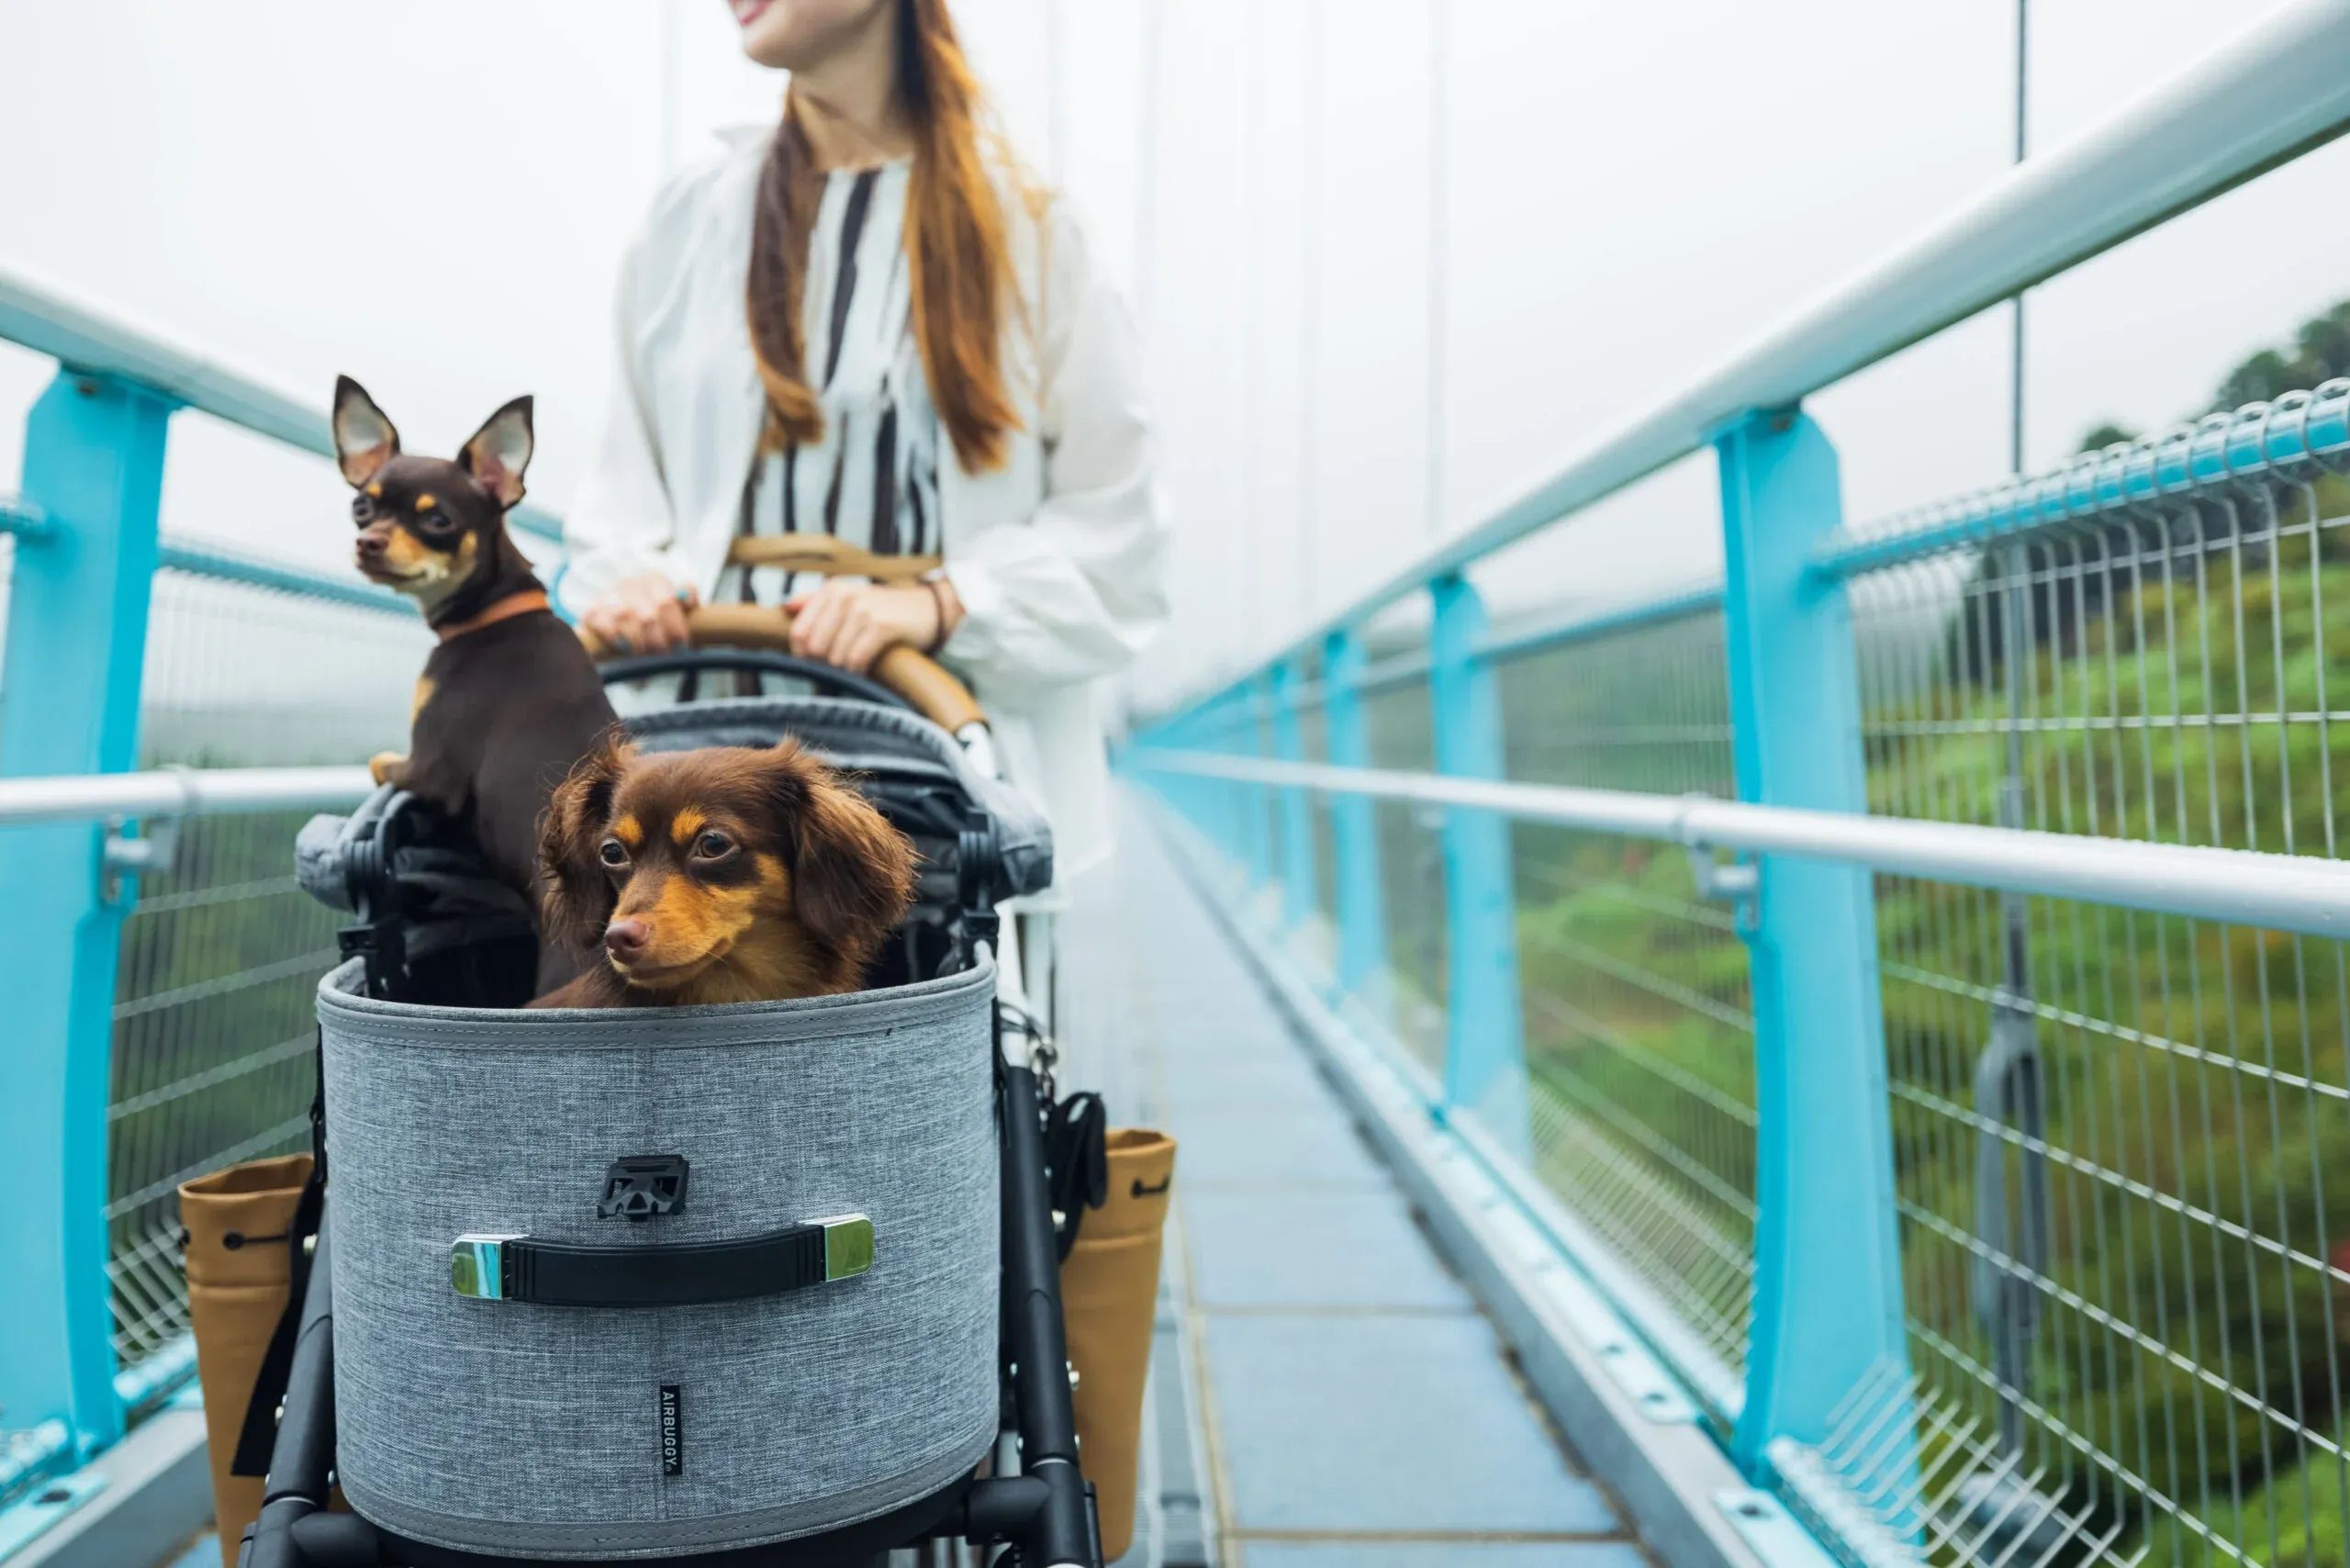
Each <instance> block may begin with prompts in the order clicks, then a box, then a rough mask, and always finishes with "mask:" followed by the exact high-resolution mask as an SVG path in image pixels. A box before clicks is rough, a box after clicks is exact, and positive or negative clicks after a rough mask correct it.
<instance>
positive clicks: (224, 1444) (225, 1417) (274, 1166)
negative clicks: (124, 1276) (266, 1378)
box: [180, 1154, 310, 1568]
mask: <svg viewBox="0 0 2350 1568" xmlns="http://www.w3.org/2000/svg"><path fill="white" fill-rule="evenodd" d="M309 1179H310V1157H309V1156H308V1155H307V1154H289V1155H286V1156H285V1157H284V1158H282V1159H255V1160H252V1161H249V1162H247V1163H245V1164H243V1165H231V1166H230V1167H229V1169H227V1170H216V1171H214V1172H213V1173H212V1174H211V1175H209V1176H199V1177H197V1178H196V1180H195V1181H193V1182H183V1183H182V1184H181V1186H180V1223H181V1224H182V1225H183V1226H185V1227H186V1229H187V1316H188V1326H189V1327H191V1328H193V1329H194V1330H195V1332H196V1376H197V1378H199V1379H200V1380H201V1381H202V1382H203V1384H204V1433H205V1441H206V1443H207V1446H208V1447H209V1449H210V1450H211V1459H212V1508H213V1515H214V1517H215V1518H216V1519H217V1520H218V1525H219V1531H220V1561H221V1562H222V1564H223V1568H236V1562H237V1543H238V1540H239V1538H241V1536H242V1535H243V1534H244V1532H245V1527H246V1526H247V1525H249V1524H251V1523H252V1520H253V1516H254V1515H256V1514H258V1513H259V1512H261V1494H262V1478H261V1477H260V1476H258V1475H231V1474H229V1461H230V1460H231V1459H232V1458H233V1457H235V1454H236V1451H237V1438H238V1436H239V1434H241V1432H242V1431H243V1430H244V1426H245V1404H246V1402H247V1400H248V1399H250V1398H251V1397H252V1390H253V1377H254V1374H256V1373H257V1372H260V1371H261V1363H262V1358H263V1355H264V1354H265V1353H266V1352H267V1351H268V1350H269V1340H270V1336H271V1335H273V1334H274V1333H275V1332H276V1331H277V1320H278V1318H279V1317H280V1316H283V1315H284V1314H285V1298H286V1295H287V1294H288V1292H289V1291H290V1290H291V1289H292V1285H293V1257H292V1254H291V1252H290V1251H289V1250H288V1248H287V1244H286V1231H287V1228H288V1227H289V1226H292V1224H293V1223H294V1211H295V1208H296V1206H297V1204H300V1202H301V1200H302V1187H303V1184H304V1183H305V1182H308V1181H309Z"/></svg>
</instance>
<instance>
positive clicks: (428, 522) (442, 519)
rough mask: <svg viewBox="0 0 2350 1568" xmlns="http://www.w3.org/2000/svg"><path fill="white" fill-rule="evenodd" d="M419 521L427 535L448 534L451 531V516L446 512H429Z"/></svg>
mask: <svg viewBox="0 0 2350 1568" xmlns="http://www.w3.org/2000/svg"><path fill="white" fill-rule="evenodd" d="M417 521H419V522H420V523H422V524H423V525H424V531H425V532H427V533H446V532H448V531H449V526H450V525H449V514H448V513H447V512H445V511H429V512H426V513H425V514H424V515H423V516H422V517H420V518H419V519H417Z"/></svg>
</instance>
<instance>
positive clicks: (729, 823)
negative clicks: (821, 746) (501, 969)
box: [531, 739, 915, 1007]
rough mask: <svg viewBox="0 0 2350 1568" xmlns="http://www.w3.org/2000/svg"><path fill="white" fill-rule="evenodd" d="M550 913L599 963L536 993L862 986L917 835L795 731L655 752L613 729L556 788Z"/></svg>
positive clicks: (803, 991) (908, 881)
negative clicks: (793, 735)
mask: <svg viewBox="0 0 2350 1568" xmlns="http://www.w3.org/2000/svg"><path fill="white" fill-rule="evenodd" d="M539 853H540V857H541V860H542V863H543V867H544V869H545V872H546V877H547V895H546V909H545V914H544V924H545V926H546V929H547V932H548V934H549V935H550V937H553V936H554V935H557V934H558V933H560V934H562V935H565V937H566V938H567V939H568V940H569V941H571V942H572V943H575V944H576V945H577V946H582V947H585V946H588V945H589V944H592V943H594V942H596V941H597V940H599V939H600V940H601V941H602V943H603V949H604V958H605V961H604V962H602V963H597V964H591V965H590V966H589V967H588V969H587V970H586V971H585V972H584V973H582V974H581V975H580V976H579V978H578V979H577V980H574V981H572V982H571V983H570V984H569V985H566V986H565V987H564V988H563V989H562V990H560V991H554V993H552V994H550V995H547V996H543V997H541V998H540V999H539V1000H538V1001H536V1002H532V1003H531V1005H532V1006H533V1007H662V1006H691V1005H697V1004H700V1003H707V1002H774V1001H780V1000H783V999H786V998H789V997H796V996H826V995H831V994H834V993H835V992H839V991H855V990H856V989H857V987H858V986H859V985H860V984H861V983H862V982H863V980H864V976H865V969H866V966H867V964H868V963H870V962H871V961H872V959H873V957H874V955H875V954H876V953H877V952H878V950H879V949H880V946H881V945H882V943H883V942H884V941H886V940H887V939H888V937H889V935H890V932H891V931H893V930H895V929H896V928H897V925H898V923H899V922H900V921H901V920H902V919H903V918H904V917H905V913H906V904H907V902H908V900H909V899H911V898H912V893H913V882H914V862H915V852H914V847H913V845H912V843H911V842H910V841H909V840H908V839H907V838H906V836H905V835H904V834H901V833H900V832H899V831H898V830H897V829H896V828H894V827H892V826H890V823H889V820H888V819H887V818H885V817H884V816H882V814H881V813H880V812H878V811H876V810H875V809H874V808H873V806H872V805H871V804H870V803H869V802H868V801H866V799H865V797H864V796H862V795H860V794H858V793H857V792H856V790H855V789H854V788H852V787H851V786H850V785H848V784H846V783H845V782H843V781H842V780H841V778H839V777H838V776H837V775H836V774H834V771H833V770H832V769H831V768H829V767H825V766H824V765H823V764H822V763H821V762H818V761H817V760H816V759H815V758H814V757H812V756H810V755H809V754H808V753H807V752H806V751H804V750H802V749H801V748H800V745H799V743H798V742H796V741H792V740H789V739H787V740H785V741H783V742H782V743H781V744H779V745H775V746H772V747H769V748H767V749H764V750H761V749H756V748H753V747H747V746H713V747H711V748H708V749H706V750H702V751H683V752H666V753H658V754H640V753H638V752H637V751H636V750H635V748H634V747H632V746H627V745H620V744H618V743H617V742H609V741H608V742H607V743H606V744H605V745H602V746H600V747H599V748H598V749H597V750H596V751H594V752H591V753H590V754H589V755H588V756H587V757H586V758H584V759H583V760H582V761H581V762H580V764H579V766H578V767H576V768H574V769H573V770H572V774H571V777H570V778H567V779H565V781H564V783H563V786H562V787H561V788H560V789H558V790H556V791H555V792H554V801H553V802H552V803H551V804H550V805H549V807H548V809H547V815H546V822H545V825H544V828H543V833H542V835H541V842H540V851H539Z"/></svg>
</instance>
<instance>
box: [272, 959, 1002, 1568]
mask: <svg viewBox="0 0 2350 1568" xmlns="http://www.w3.org/2000/svg"><path fill="white" fill-rule="evenodd" d="M359 975H360V968H359V966H358V965H357V964H356V963H355V962H354V963H351V964H346V965H344V966H343V967H342V968H341V969H338V970H336V971H335V972H334V973H333V974H331V975H330V976H329V977H327V979H326V980H325V981H323V982H322V983H321V984H320V986H319V1025H320V1026H321V1029H322V1031H323V1036H324V1050H325V1070H326V1103H327V1148H328V1153H329V1157H330V1161H331V1165H330V1170H331V1178H330V1180H331V1186H330V1202H329V1204H328V1214H329V1223H330V1226H332V1236H331V1239H332V1243H333V1270H334V1301H335V1409H336V1425H337V1446H338V1457H337V1470H338V1474H339V1478H340V1480H341V1484H342V1489H343V1492H344V1494H345V1495H347V1496H349V1498H350V1499H351V1502H352V1506H353V1507H355V1508H357V1509H358V1510H359V1512H360V1513H361V1514H362V1515H363V1516H364V1517H365V1518H368V1519H369V1520H370V1521H372V1522H373V1523H375V1524H376V1525H378V1526H380V1527H382V1528H384V1529H389V1530H392V1531H394V1532H396V1533H397V1534H400V1535H404V1536H408V1537H411V1538H413V1539H416V1540H425V1541H429V1542H431V1543H433V1544H436V1545H441V1546H447V1547H453V1548H456V1549H459V1550H463V1551H480V1552H491V1553H504V1554H508V1555H512V1556H518V1557H596V1558H627V1557H643V1556H660V1555H669V1554H683V1553H688V1552H695V1551H719V1550H722V1549H725V1548H729V1547H738V1546H749V1545H755V1544H760V1543H764V1542H768V1541H776V1540H788V1539H791V1538H796V1537H800V1536H804V1535H810V1534H814V1533H818V1532H821V1531H824V1530H829V1529H836V1528H839V1527H841V1526H845V1525H848V1524H852V1523H855V1522H857V1521H859V1520H862V1519H866V1518H873V1517H876V1516H878V1515H880V1514H884V1513H887V1512H889V1511H890V1510H891V1509H893V1508H897V1507H900V1506H903V1505H906V1504H908V1503H912V1502H914V1501H917V1500H919V1499H920V1498H922V1497H924V1496H927V1495H931V1494H932V1493H934V1492H936V1491H938V1490H939V1489H940V1488H942V1487H944V1486H946V1485H947V1484H949V1483H951V1482H952V1481H953V1480H954V1479H955V1478H956V1477H957V1475H960V1474H963V1473H968V1471H969V1470H970V1469H971V1468H972V1467H973V1466H974V1465H975V1464H976V1463H977V1462H979V1459H980V1457H981V1455H982V1454H983V1453H984V1452H985V1450H986V1449H987V1448H988V1445H989V1443H990V1439H992V1438H993V1436H994V1434H995V1429H996V1418H997V1386H996V1360H997V1340H996V1314H997V1299H996V1293H997V1278H998V1268H999V1259H998V1248H999V1242H998V1230H999V1214H998V1206H997V1143H996V1132H995V1116H994V1097H993V1070H994V1067H993V1060H992V1052H993V1048H994V1047H993V1039H992V1029H991V1018H990V1013H991V1009H992V1007H993V1002H994V996H995V976H994V971H993V969H991V968H988V967H984V966H983V967H981V968H979V969H974V970H971V971H968V972H966V973H963V974H958V975H953V976H949V977H947V978H946V979H943V980H929V981H925V982H923V983H922V984H919V985H910V986H901V987H897V988H893V989H890V990H885V991H862V992H856V993H854V994H851V995H846V996H831V997H819V998H811V999H809V1000H805V1001H800V1002H769V1003H760V1004H755V1005H748V1006H738V1007H693V1008H684V1007H681V1008H668V1009H625V1010H613V1011H608V1012H588V1011H576V1010H568V1009H564V1010H556V1009H549V1010H544V1011H539V1012H489V1011H466V1010H462V1009H455V1008H441V1007H419V1006H408V1005H404V1004H401V1003H397V1002H377V1001H374V1000H371V999H369V998H366V997H364V996H361V995H358V994H355V991H356V989H357V987H358V986H359V983H360V980H359ZM655 1154H679V1155H683V1156H685V1157H686V1159H688V1162H689V1167H690V1175H689V1177H688V1186H687V1193H686V1201H685V1204H684V1206H683V1209H682V1212H680V1213H677V1214H675V1215H666V1216H662V1217H658V1218H655V1219H650V1220H644V1221H630V1220H626V1219H621V1218H609V1219H599V1218H598V1217H597V1215H596V1201H597V1199H598V1197H599V1193H600V1191H601V1187H602V1183H603V1180H604V1176H605V1172H606V1170H607V1169H608V1167H609V1166H610V1164H611V1162H612V1161H613V1160H615V1159H621V1158H625V1157H629V1156H635V1155H655ZM849 1213H859V1214H863V1215H867V1216H869V1217H870V1219H871V1221H872V1225H873V1250H874V1258H873V1263H872V1267H871V1269H870V1270H869V1271H867V1272H866V1273H863V1274H860V1275H856V1276H855V1277H853V1278H848V1279H843V1280H835V1281H832V1282H827V1283H822V1284H817V1285H813V1286H811V1287H809V1288H807V1289H804V1290H800V1291H795V1292H790V1293H788V1294H778V1295H772V1296H767V1297H762V1298H759V1299H755V1300H751V1301H740V1302H730V1303H722V1304H712V1305H694V1306H683V1307H661V1308H637V1309H592V1308H579V1307H554V1306H545V1305H535V1304H531V1303H525V1302H512V1301H482V1300H473V1299H468V1298H465V1297H463V1296H460V1295H458V1294H456V1292H455V1290H454V1289H453V1286H452V1284H451V1281H450V1248H451V1243H452V1242H453V1240H454V1239H455V1238H457V1237H458V1236H460V1235H463V1234H465V1233H468V1232H503V1233H526V1234H528V1235H530V1236H532V1238H537V1239H543V1240H550V1241H565V1242H572V1243H585V1244H613V1243H619V1244H636V1243H657V1242H674V1241H709V1240H720V1239H727V1238H741V1237H747V1236H752V1235H756V1234H760V1233H764V1232H767V1231H772V1230H776V1229H778V1228H781V1227H783V1226H789V1225H794V1224H798V1223H801V1222H804V1221H808V1220H812V1219H818V1218H822V1217H825V1216H829V1215H841V1214H849ZM665 1385H667V1386H672V1387H675V1388H677V1390H678V1391H679V1395H680V1400H681V1409H682V1432H681V1437H682V1452H681V1454H680V1456H679V1457H680V1460H681V1466H680V1473H677V1474H675V1475H665V1473H664V1464H663V1453H662V1430H661V1415H662V1405H663V1403H664V1399H663V1394H662V1389H663V1387H664V1386H665Z"/></svg>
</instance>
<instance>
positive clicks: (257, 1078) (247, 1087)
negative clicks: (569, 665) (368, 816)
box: [106, 812, 338, 1367]
mask: <svg viewBox="0 0 2350 1568" xmlns="http://www.w3.org/2000/svg"><path fill="white" fill-rule="evenodd" d="M303 815H304V813H299V812H295V813H287V812H269V813H263V814H260V815H254V816H234V817H206V818H198V819H196V820H195V821H192V822H189V823H186V824H185V826H184V827H182V829H181V830H180V837H179V845H178V851H177V854H176V856H175V857H174V861H173V868H172V869H171V870H170V871H168V872H164V873H162V874H160V875H149V876H148V877H146V878H144V879H143V881H144V882H145V886H144V887H143V888H142V889H141V890H140V899H139V902H138V904H137V906H136V907H135V908H134V910H133V911H132V913H131V915H130V917H129V920H128V921H127V922H126V923H125V924H124V928H123V935H122V958H121V968H120V969H119V970H118V971H117V977H118V978H117V986H116V1002H115V1009H114V1017H115V1025H114V1092H113V1103H112V1104H111V1105H110V1106H109V1107H108V1109H107V1112H106V1122H107V1133H108V1141H109V1149H108V1158H109V1170H110V1188H109V1193H108V1202H107V1204H106V1220H107V1224H108V1227H109V1234H110V1238H111V1241H112V1257H111V1260H110V1261H109V1262H108V1265H107V1272H108V1274H109V1276H110V1277H111V1278H112V1280H113V1283H114V1312H115V1346H116V1351H117V1356H118V1357H119V1359H120V1361H121V1364H122V1365H124V1366H125V1367H130V1366H135V1365H136V1364H137V1363H138V1362H139V1361H140V1360H142V1359H143V1358H145V1357H146V1356H148V1355H150V1354H152V1353H153V1352H155V1351H156V1350H159V1349H162V1348H163V1347H165V1346H167V1345H169V1344H170V1343H171V1341H172V1340H173V1339H174V1338H176V1337H177V1336H178V1335H179V1334H180V1333H181V1332H182V1331H183V1330H184V1329H185V1327H186V1323H187V1307H186V1288H185V1282H184V1281H183V1280H182V1278H181V1272H180V1251H179V1195H178V1187H179V1184H180V1183H181V1182H185V1181H187V1180H189V1179H190V1178H192V1177H195V1176H199V1175H202V1174H204V1173H205V1172H207V1171H209V1170H218V1169H219V1168H220V1167H221V1166H223V1165H228V1164H231V1163H234V1162H235V1161H238V1160H241V1159H260V1158H263V1156H267V1155H272V1154H284V1153H289V1152H292V1151H293V1150H295V1149H297V1148H307V1147H308V1141H309V1124H308V1109H309V1104H310V1092H311V1059H310V1052H311V1033H312V1029H313V1026H314V1025H313V1004H312V1002H311V994H312V992H313V991H316V989H317V987H318V982H319V976H320V975H322V974H324V973H325V972H326V971H327V970H328V969H330V968H332V967H333V964H334V959H335V928H336V925H337V924H338V919H337V916H336V915H335V913H334V912H333V911H331V910H329V909H327V908H326V907H325V906H324V905H322V904H319V903H318V902H316V901H314V900H312V899H311V898H310V897H309V895H308V894H307V893H305V892H303V891H302V890H301V889H300V888H299V887H297V885H296V883H295V880H294V869H293V841H294V834H295V830H296V829H297V828H298V827H299V826H300V825H301V823H302V820H303Z"/></svg>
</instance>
